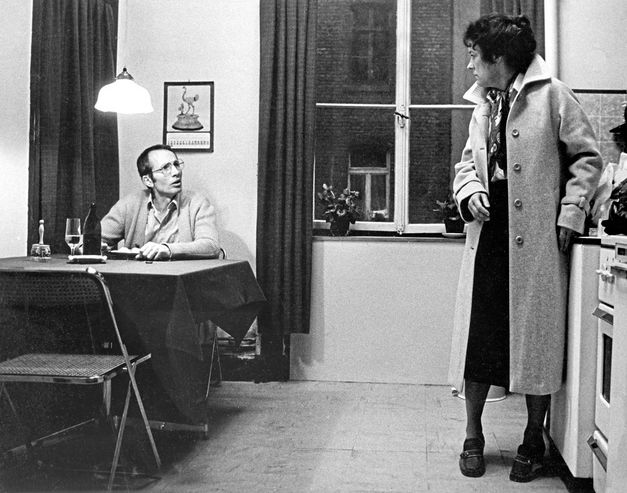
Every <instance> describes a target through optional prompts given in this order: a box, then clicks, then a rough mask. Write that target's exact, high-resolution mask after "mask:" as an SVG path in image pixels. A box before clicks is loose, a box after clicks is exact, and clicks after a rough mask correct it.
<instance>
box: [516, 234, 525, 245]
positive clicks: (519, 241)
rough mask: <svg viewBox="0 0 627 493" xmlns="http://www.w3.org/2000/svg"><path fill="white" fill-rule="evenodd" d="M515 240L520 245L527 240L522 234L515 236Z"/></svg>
mask: <svg viewBox="0 0 627 493" xmlns="http://www.w3.org/2000/svg"><path fill="white" fill-rule="evenodd" d="M514 241H515V242H516V243H517V244H519V245H522V244H523V243H524V242H525V240H524V239H523V237H522V236H520V235H518V236H517V237H516V238H514Z"/></svg>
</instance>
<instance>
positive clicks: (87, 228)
mask: <svg viewBox="0 0 627 493" xmlns="http://www.w3.org/2000/svg"><path fill="white" fill-rule="evenodd" d="M100 231H101V230H100V218H99V217H98V214H97V213H96V204H95V203H93V202H92V203H91V205H90V206H89V212H88V213H87V217H86V218H85V224H84V225H83V254H84V255H100V243H101V234H100Z"/></svg>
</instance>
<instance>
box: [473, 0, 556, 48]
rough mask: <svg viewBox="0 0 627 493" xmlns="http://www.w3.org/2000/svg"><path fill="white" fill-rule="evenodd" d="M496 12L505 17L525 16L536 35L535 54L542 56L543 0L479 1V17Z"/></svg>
mask: <svg viewBox="0 0 627 493" xmlns="http://www.w3.org/2000/svg"><path fill="white" fill-rule="evenodd" d="M491 12H498V13H500V14H507V15H521V14H525V15H526V16H527V17H528V18H529V21H530V22H531V28H532V29H533V32H534V34H535V35H536V41H537V42H538V47H537V49H536V51H537V53H539V54H540V55H542V56H544V0H481V15H484V14H489V13H491Z"/></svg>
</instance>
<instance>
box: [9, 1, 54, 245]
mask: <svg viewBox="0 0 627 493" xmlns="http://www.w3.org/2000/svg"><path fill="white" fill-rule="evenodd" d="M0 8H1V9H2V15H1V16H0V74H1V76H2V78H3V79H4V80H3V81H2V94H1V95H0V114H2V115H3V117H2V118H0V172H1V173H2V182H3V193H2V207H0V226H1V228H2V234H0V257H11V256H19V255H26V252H27V245H26V241H27V231H26V230H27V222H28V131H29V118H30V115H29V101H30V89H29V87H30V45H31V38H30V34H31V28H30V26H31V25H32V20H31V19H32V5H31V3H30V2H25V1H24V0H0ZM44 240H45V237H44Z"/></svg>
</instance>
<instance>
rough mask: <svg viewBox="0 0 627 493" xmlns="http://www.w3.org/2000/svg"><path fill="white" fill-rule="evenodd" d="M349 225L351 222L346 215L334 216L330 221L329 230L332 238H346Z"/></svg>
mask: <svg viewBox="0 0 627 493" xmlns="http://www.w3.org/2000/svg"><path fill="white" fill-rule="evenodd" d="M350 225H351V222H350V219H349V217H348V215H344V216H336V217H335V218H334V219H333V221H331V224H330V225H329V230H330V231H331V235H332V236H346V235H348V231H349V229H350Z"/></svg>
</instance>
